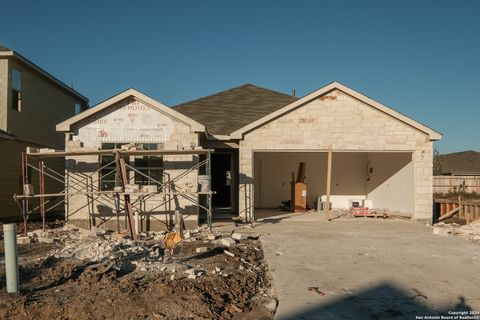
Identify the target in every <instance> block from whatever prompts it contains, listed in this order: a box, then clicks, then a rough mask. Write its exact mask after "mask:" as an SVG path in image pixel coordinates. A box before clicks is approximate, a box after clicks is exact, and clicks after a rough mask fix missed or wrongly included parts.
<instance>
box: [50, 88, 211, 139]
mask: <svg viewBox="0 0 480 320" xmlns="http://www.w3.org/2000/svg"><path fill="white" fill-rule="evenodd" d="M128 97H134V98H136V99H138V100H140V101H142V102H144V103H146V104H147V105H149V106H151V107H153V108H155V109H157V110H158V111H159V112H164V113H167V114H168V115H170V116H172V117H173V118H175V119H177V120H179V121H181V122H184V123H186V124H188V125H190V128H191V130H192V131H193V132H204V131H205V126H204V125H202V124H200V123H198V122H196V121H195V120H193V119H191V118H189V117H187V116H185V115H183V114H181V113H180V112H178V111H175V110H173V109H172V108H169V107H167V106H166V105H164V104H163V103H161V102H158V101H157V100H155V99H152V98H150V97H148V96H147V95H145V94H143V93H141V92H140V91H137V90H135V89H133V88H130V89H127V90H125V91H123V92H121V93H119V94H117V95H115V96H113V97H111V98H109V99H107V100H105V101H103V102H101V103H99V104H97V105H96V106H94V107H92V108H90V109H88V110H86V111H84V112H82V113H79V114H77V115H76V116H74V117H72V118H70V119H67V120H65V121H63V122H61V123H59V124H57V126H56V130H57V131H60V132H69V131H71V130H72V126H73V125H75V124H76V123H78V122H80V121H82V120H83V119H86V118H88V117H90V116H92V115H94V114H95V113H97V112H100V111H102V110H104V109H105V108H108V107H110V106H111V105H113V104H115V103H117V102H120V101H122V100H124V99H126V98H128Z"/></svg>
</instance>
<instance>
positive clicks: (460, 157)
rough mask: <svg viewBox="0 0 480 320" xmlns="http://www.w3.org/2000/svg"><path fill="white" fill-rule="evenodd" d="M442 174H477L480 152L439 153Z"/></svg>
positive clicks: (479, 171)
mask: <svg viewBox="0 0 480 320" xmlns="http://www.w3.org/2000/svg"><path fill="white" fill-rule="evenodd" d="M439 157H440V163H441V172H442V174H457V175H458V174H464V175H469V174H479V173H480V152H476V151H472V150H469V151H463V152H455V153H449V154H443V155H440V156H439Z"/></svg>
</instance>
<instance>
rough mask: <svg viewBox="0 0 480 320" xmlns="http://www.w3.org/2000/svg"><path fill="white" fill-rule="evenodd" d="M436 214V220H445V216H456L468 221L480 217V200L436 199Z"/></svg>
mask: <svg viewBox="0 0 480 320" xmlns="http://www.w3.org/2000/svg"><path fill="white" fill-rule="evenodd" d="M434 202H435V206H436V211H437V212H436V214H435V216H436V217H435V219H434V220H439V221H440V220H443V219H442V217H444V218H449V217H456V218H458V219H460V220H465V221H466V222H467V223H469V222H471V221H473V220H476V219H478V218H480V201H462V200H461V199H460V198H459V199H458V200H446V199H435V200H434Z"/></svg>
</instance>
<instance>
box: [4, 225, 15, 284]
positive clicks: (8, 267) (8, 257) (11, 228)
mask: <svg viewBox="0 0 480 320" xmlns="http://www.w3.org/2000/svg"><path fill="white" fill-rule="evenodd" d="M3 241H4V247H5V248H4V251H5V274H6V278H7V292H10V293H17V292H18V287H19V280H18V251H17V225H16V224H15V223H9V224H4V225H3Z"/></svg>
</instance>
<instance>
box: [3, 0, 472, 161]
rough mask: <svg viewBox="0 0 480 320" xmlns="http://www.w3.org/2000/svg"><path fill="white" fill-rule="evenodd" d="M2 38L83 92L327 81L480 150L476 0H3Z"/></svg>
mask: <svg viewBox="0 0 480 320" xmlns="http://www.w3.org/2000/svg"><path fill="white" fill-rule="evenodd" d="M2 13H3V14H2V19H0V43H1V44H3V45H4V46H7V47H9V48H12V49H14V50H15V51H17V52H19V53H21V54H22V55H24V56H25V57H27V58H28V59H30V60H32V61H33V62H34V63H36V64H38V65H39V66H41V67H42V68H44V69H46V70H47V71H49V72H50V73H52V74H53V75H55V76H56V77H57V78H59V79H60V80H62V81H64V82H65V83H67V84H71V83H73V85H74V87H75V89H77V90H78V91H80V92H81V93H83V94H84V95H86V96H87V97H89V98H90V104H91V105H94V104H96V103H98V102H100V101H102V100H104V99H106V98H108V97H110V96H112V95H114V94H116V93H118V92H119V91H122V90H124V89H126V88H128V87H134V88H136V89H138V90H140V91H142V92H144V93H146V94H148V95H150V96H152V97H153V98H155V99H158V100H159V101H162V102H163V103H165V104H167V105H175V104H177V103H180V102H184V101H187V100H192V99H195V98H198V97H201V96H205V95H208V94H211V93H215V92H218V91H221V90H225V89H228V88H231V87H234V86H238V85H241V84H244V83H253V84H256V85H259V86H263V87H266V88H270V89H273V90H277V91H281V92H285V93H290V92H291V90H292V89H296V92H297V95H299V96H302V95H305V94H307V93H309V92H311V91H314V90H316V89H318V88H320V87H322V86H324V85H326V84H328V83H330V82H332V81H334V80H337V81H340V82H342V83H343V84H345V85H347V86H349V87H351V88H353V89H355V90H358V91H360V92H362V93H364V94H365V95H367V96H369V97H371V98H373V99H375V100H377V101H379V102H381V103H384V104H386V105H388V106H390V107H392V108H394V109H396V110H397V111H400V112H402V113H404V114H406V115H408V116H410V117H412V118H414V119H416V120H418V121H420V122H422V123H424V124H426V125H428V126H430V127H432V128H434V129H436V130H437V131H440V132H441V133H443V134H444V138H443V140H442V141H440V142H438V143H436V147H437V148H438V149H439V150H440V152H441V153H447V152H454V151H461V150H468V149H473V150H477V151H480V129H479V124H478V123H479V120H480V103H479V99H478V97H477V94H478V92H479V91H480V18H479V17H480V1H476V0H471V1H468V0H463V1H453V0H452V1H442V0H437V1H427V0H419V1H405V0H402V1H400V0H399V1H368V0H366V1H258V0H257V1H246V0H243V1H227V0H222V1H208V0H206V1H193V0H192V1H113V0H112V1H109V0H105V1H50V0H45V1H22V0H16V1H8V2H6V3H3V4H2Z"/></svg>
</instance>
